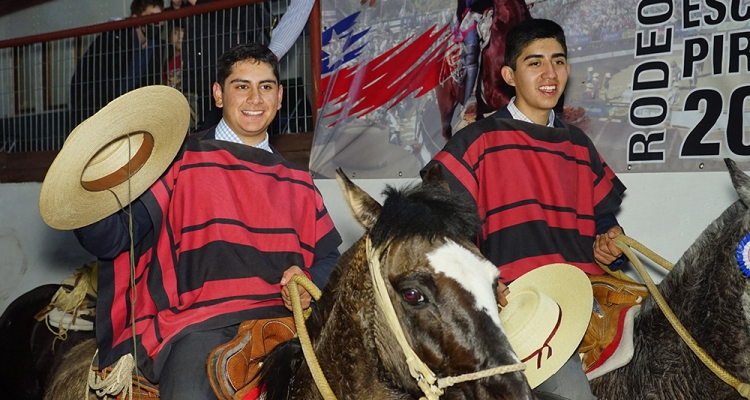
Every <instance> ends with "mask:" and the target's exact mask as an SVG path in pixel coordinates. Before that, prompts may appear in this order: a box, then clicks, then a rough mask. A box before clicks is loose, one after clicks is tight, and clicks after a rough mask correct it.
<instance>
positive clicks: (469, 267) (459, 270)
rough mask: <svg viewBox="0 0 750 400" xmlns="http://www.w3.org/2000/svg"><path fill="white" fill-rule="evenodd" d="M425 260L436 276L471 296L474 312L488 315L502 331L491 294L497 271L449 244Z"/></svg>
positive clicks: (497, 276) (452, 243)
mask: <svg viewBox="0 0 750 400" xmlns="http://www.w3.org/2000/svg"><path fill="white" fill-rule="evenodd" d="M427 259H428V261H429V262H430V265H431V266H432V268H433V269H434V270H435V272H436V273H442V274H444V275H445V276H447V277H448V278H450V279H453V280H454V281H456V282H457V283H458V284H459V285H460V286H461V287H462V288H463V289H464V290H465V291H466V292H468V293H471V295H472V296H473V297H474V302H475V303H474V305H473V306H474V308H475V309H476V310H477V311H478V312H481V313H485V314H487V315H488V316H489V317H490V319H491V320H492V322H493V323H495V325H497V327H498V328H499V329H500V330H501V331H502V325H501V324H500V318H499V316H498V312H497V302H496V300H495V293H494V291H493V290H492V288H493V287H494V286H493V285H494V283H495V282H497V280H498V278H499V276H500V274H499V272H498V270H497V267H495V266H494V265H493V264H492V263H491V262H489V261H488V260H487V259H485V258H483V257H480V256H478V255H477V254H476V253H474V252H472V251H470V250H469V249H467V248H466V247H463V246H461V245H459V244H458V243H456V242H454V241H452V240H448V241H446V243H445V244H444V245H442V246H440V247H438V248H436V249H435V250H433V251H432V252H430V253H429V254H427Z"/></svg>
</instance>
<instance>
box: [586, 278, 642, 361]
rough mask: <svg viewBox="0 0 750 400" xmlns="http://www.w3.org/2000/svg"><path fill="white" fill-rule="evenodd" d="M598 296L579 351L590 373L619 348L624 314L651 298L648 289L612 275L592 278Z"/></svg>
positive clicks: (593, 287) (592, 284)
mask: <svg viewBox="0 0 750 400" xmlns="http://www.w3.org/2000/svg"><path fill="white" fill-rule="evenodd" d="M589 280H591V288H592V289H593V292H594V308H593V310H592V312H591V320H590V321H589V326H588V328H587V329H586V333H585V335H584V336H583V341H582V342H581V345H580V346H579V347H578V353H580V354H581V356H582V359H583V369H584V371H586V372H588V371H589V370H591V369H592V367H594V366H596V365H597V361H598V360H599V358H600V357H602V356H604V357H608V356H609V355H611V354H612V352H613V350H614V349H613V347H617V344H618V343H619V340H616V339H617V338H618V335H619V334H620V332H621V329H622V326H621V325H622V323H623V319H622V318H621V316H624V313H625V312H626V311H627V310H628V308H630V307H632V306H636V305H640V304H641V303H642V302H643V300H644V299H645V298H646V297H648V295H649V293H648V289H647V288H646V286H645V285H642V284H640V283H635V282H629V281H624V280H621V279H618V278H615V277H613V276H611V275H606V274H605V275H589Z"/></svg>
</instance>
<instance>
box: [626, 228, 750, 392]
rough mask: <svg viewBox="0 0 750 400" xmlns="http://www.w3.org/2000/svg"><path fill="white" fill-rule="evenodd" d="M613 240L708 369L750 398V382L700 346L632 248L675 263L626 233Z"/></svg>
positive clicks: (661, 263)
mask: <svg viewBox="0 0 750 400" xmlns="http://www.w3.org/2000/svg"><path fill="white" fill-rule="evenodd" d="M612 242H613V243H614V244H615V246H617V248H619V249H620V250H622V252H623V253H624V254H625V255H626V256H627V257H628V259H630V262H632V263H633V266H635V269H636V271H638V275H640V276H641V279H643V282H644V283H645V284H646V287H647V288H648V290H649V292H651V296H653V298H654V301H656V304H657V305H658V306H659V308H660V309H661V311H662V312H663V313H664V316H666V317H667V320H668V321H669V323H670V324H672V327H674V329H675V331H677V334H678V335H680V337H681V338H682V340H684V341H685V343H686V344H687V345H688V347H690V350H692V351H693V353H695V355H696V356H697V357H698V358H699V359H700V360H701V361H702V362H703V364H705V365H706V366H707V367H708V369H710V370H711V372H713V373H714V374H716V376H717V377H719V379H721V380H722V381H724V382H725V383H726V384H728V385H729V386H731V387H733V388H734V389H735V390H737V392H738V393H739V394H740V395H741V396H742V397H744V398H746V399H750V384H747V383H745V382H742V381H740V380H739V379H737V378H735V377H734V376H733V375H732V374H730V373H729V372H727V371H726V370H725V369H724V368H722V367H721V366H720V365H719V364H717V363H716V361H714V360H713V359H712V358H711V356H709V355H708V354H707V353H706V351H705V350H703V348H701V347H700V345H699V344H698V342H696V341H695V339H693V337H692V336H691V335H690V333H689V332H688V331H687V329H685V327H684V326H683V325H682V323H681V322H680V321H679V319H678V318H677V316H676V315H675V314H674V312H673V311H672V309H671V308H670V307H669V304H667V301H666V300H665V299H664V296H662V294H661V292H659V289H658V288H657V287H656V284H655V283H654V281H653V280H652V279H651V276H650V275H649V274H648V271H646V268H645V267H644V266H643V264H642V263H641V260H640V259H638V257H637V256H636V255H635V253H633V251H632V250H631V247H632V248H634V249H636V250H637V251H638V252H639V253H641V254H643V255H645V256H647V257H648V258H649V259H651V260H652V261H654V262H655V263H657V264H658V265H659V266H661V267H663V268H664V269H666V270H668V271H671V270H672V268H673V264H672V263H670V262H669V261H667V260H666V259H664V258H662V257H660V256H659V255H657V254H656V253H654V252H653V251H651V250H649V249H648V248H646V246H644V245H642V244H641V243H639V242H638V241H636V240H635V239H632V238H630V237H628V236H625V235H619V236H617V237H616V238H614V239H612Z"/></svg>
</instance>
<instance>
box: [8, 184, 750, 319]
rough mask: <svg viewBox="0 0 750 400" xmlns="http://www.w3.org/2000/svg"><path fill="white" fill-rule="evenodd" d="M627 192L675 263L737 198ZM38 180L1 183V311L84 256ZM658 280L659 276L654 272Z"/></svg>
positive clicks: (340, 221) (695, 188)
mask: <svg viewBox="0 0 750 400" xmlns="http://www.w3.org/2000/svg"><path fill="white" fill-rule="evenodd" d="M620 179H621V180H622V181H623V182H624V183H625V185H627V187H628V191H627V192H626V193H627V195H626V197H625V200H624V204H623V206H622V208H621V212H620V214H619V215H618V218H619V220H620V223H621V224H622V225H623V227H625V230H626V232H627V234H628V235H630V236H632V237H633V238H635V239H636V240H639V241H640V242H642V243H643V244H645V245H646V246H648V247H650V248H651V249H652V250H654V251H656V252H657V253H659V254H661V255H662V256H664V257H665V258H667V259H668V260H671V261H673V262H676V261H677V259H678V258H679V257H680V255H681V254H682V252H684V251H685V250H686V249H687V248H688V246H690V244H692V243H693V241H694V240H695V238H696V237H697V236H698V234H700V232H702V231H703V229H704V228H705V227H706V226H707V225H708V224H709V223H710V222H711V221H712V220H714V219H715V218H716V217H717V216H718V215H719V214H720V213H721V212H722V211H723V210H724V209H725V208H726V207H727V206H729V205H730V204H731V203H732V202H734V201H735V200H736V199H737V195H736V194H735V192H734V189H733V188H732V184H731V181H730V180H729V174H728V173H726V172H690V173H688V172H685V173H664V174H655V173H640V174H621V175H620ZM411 181H412V180H410V179H399V180H387V181H385V180H376V179H368V180H362V179H360V180H355V183H357V184H358V185H360V186H361V187H362V188H363V189H364V190H366V191H367V192H368V193H370V194H371V195H372V196H373V197H375V198H376V199H378V200H381V199H382V197H381V196H380V192H381V191H382V190H383V188H384V187H385V184H386V183H391V184H394V185H397V186H399V185H403V184H406V183H408V182H411ZM316 183H317V185H318V187H319V189H320V191H321V192H322V193H323V197H324V198H325V201H326V206H327V207H328V210H329V212H330V213H331V215H332V217H333V221H334V223H335V224H336V227H337V228H338V230H339V232H340V233H341V235H342V237H343V238H344V244H343V245H342V250H345V249H346V248H348V246H350V245H351V244H352V243H353V242H354V241H355V240H357V239H358V238H359V236H360V235H361V234H362V232H363V231H362V228H360V227H359V225H358V224H357V223H356V222H355V221H354V219H353V218H352V216H351V215H350V212H349V208H348V206H347V205H346V204H345V203H344V199H343V196H342V195H341V192H340V190H339V187H338V184H337V183H336V181H335V180H330V179H325V180H318V181H316ZM40 187H41V185H40V184H38V183H22V184H2V185H0V271H2V278H1V279H0V310H5V308H6V307H7V305H8V304H9V303H10V302H11V301H12V300H13V299H15V298H16V297H18V296H20V295H21V294H23V293H25V292H27V291H29V290H31V289H33V288H34V287H36V286H39V285H41V284H44V283H59V282H60V281H62V280H63V279H64V278H65V277H67V276H68V275H69V274H70V273H72V272H73V270H74V269H75V268H77V267H80V266H81V265H83V264H84V263H85V262H88V261H91V260H92V257H91V256H89V255H88V254H87V253H86V252H85V251H84V250H83V249H81V247H80V246H79V245H78V242H77V241H76V240H75V238H74V237H73V234H72V233H71V232H61V231H56V230H53V229H51V228H48V227H47V226H46V225H45V224H44V223H43V222H42V220H41V217H40V216H39V211H38V196H39V190H40ZM655 280H657V281H658V280H659V276H656V277H655Z"/></svg>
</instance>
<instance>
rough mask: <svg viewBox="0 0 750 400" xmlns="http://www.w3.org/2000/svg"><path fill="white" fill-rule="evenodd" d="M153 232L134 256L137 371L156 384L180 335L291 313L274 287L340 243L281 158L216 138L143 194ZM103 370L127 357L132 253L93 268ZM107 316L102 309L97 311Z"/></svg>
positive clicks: (187, 149) (200, 144) (309, 189)
mask: <svg viewBox="0 0 750 400" xmlns="http://www.w3.org/2000/svg"><path fill="white" fill-rule="evenodd" d="M142 200H143V202H144V204H146V207H147V208H148V210H149V214H150V216H151V219H152V222H153V224H154V230H153V231H152V232H151V233H149V234H148V235H147V236H146V238H145V239H143V240H142V241H141V243H139V244H138V245H137V246H136V248H135V254H134V256H135V263H136V285H135V295H136V304H135V319H136V324H135V331H136V334H137V351H138V361H139V363H138V364H139V367H140V368H141V370H142V372H143V373H144V375H145V376H146V377H147V378H149V379H152V380H154V381H158V377H159V374H160V371H161V365H162V364H163V357H160V355H162V354H165V353H168V351H166V352H165V349H168V348H169V347H170V344H171V343H172V342H173V341H174V340H176V339H179V338H180V337H181V336H182V335H184V334H185V333H187V332H190V331H194V330H205V329H213V328H219V327H223V326H229V325H233V324H237V323H239V322H241V321H244V320H248V319H256V318H271V317H277V316H285V315H290V314H289V312H288V311H287V310H286V309H285V308H284V307H283V303H282V300H281V296H280V286H279V281H280V280H281V275H282V273H283V272H284V271H285V270H286V269H287V268H289V267H290V266H292V265H298V266H299V267H300V268H303V269H306V268H309V267H310V266H311V265H312V264H313V260H315V259H318V258H323V257H325V256H326V255H328V254H329V253H330V252H331V251H333V249H335V248H336V247H337V246H338V245H339V244H340V237H339V236H338V233H337V232H336V230H335V229H334V226H333V222H332V220H331V218H330V216H329V215H328V212H327V210H326V209H325V206H324V204H323V199H322V197H321V195H320V193H319V192H318V191H317V189H316V188H315V186H314V184H313V181H312V178H311V176H310V174H309V173H308V172H307V171H304V170H301V169H299V168H297V167H294V166H293V165H292V164H289V163H287V162H286V161H284V160H283V159H282V158H281V157H280V156H278V155H275V154H271V153H268V152H265V151H263V150H258V149H254V148H251V147H247V146H244V145H239V144H234V143H226V142H219V141H214V140H205V141H199V140H196V139H193V138H190V139H188V140H187V141H186V143H185V145H184V146H183V149H182V150H181V152H180V154H179V155H178V157H177V159H176V161H175V162H174V163H173V164H172V165H171V167H170V168H169V170H167V171H166V172H165V173H164V175H163V176H162V178H161V179H160V180H159V181H157V182H156V183H155V184H154V185H153V186H152V187H151V188H150V189H149V191H148V192H147V193H146V194H144V195H143V197H142ZM100 268H101V272H100V279H99V281H100V282H101V283H100V287H99V300H100V303H101V302H104V304H111V312H110V314H109V318H108V319H107V320H106V321H107V322H108V323H107V324H104V325H105V326H99V327H97V335H98V336H99V338H98V341H99V348H100V353H99V357H100V365H110V364H111V363H113V362H115V361H117V359H118V358H119V357H120V356H122V355H123V354H126V353H129V352H131V351H132V347H133V346H132V332H131V323H130V321H131V319H130V318H131V317H130V304H129V302H130V298H131V292H130V291H129V289H128V288H129V283H130V261H129V252H125V253H123V254H121V255H120V256H118V257H117V258H116V259H115V260H114V262H113V263H106V262H105V263H103V266H102V267H100ZM99 311H100V312H106V308H100V309H99Z"/></svg>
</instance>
